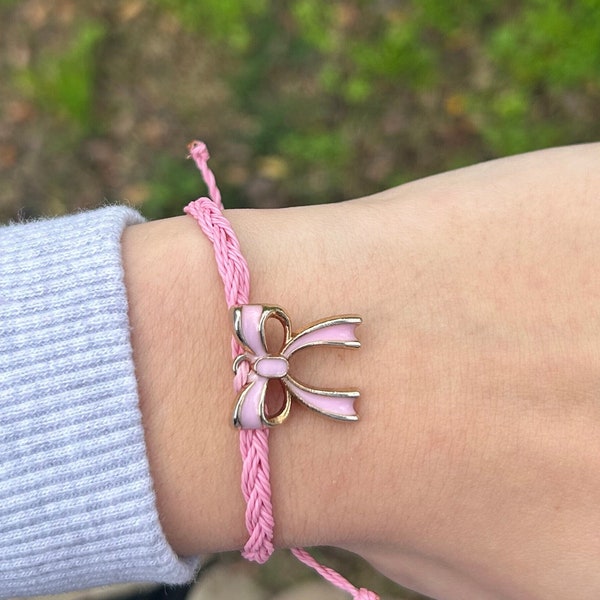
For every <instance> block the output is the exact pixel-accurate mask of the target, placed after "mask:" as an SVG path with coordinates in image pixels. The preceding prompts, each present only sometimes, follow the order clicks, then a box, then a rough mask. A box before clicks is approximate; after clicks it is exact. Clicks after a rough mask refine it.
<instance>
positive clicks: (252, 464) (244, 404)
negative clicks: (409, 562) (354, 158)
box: [184, 141, 379, 600]
mask: <svg viewBox="0 0 600 600" xmlns="http://www.w3.org/2000/svg"><path fill="white" fill-rule="evenodd" d="M188 150H189V153H190V157H191V158H193V159H194V162H195V163H196V166H197V167H198V169H199V170H200V172H201V173H202V177H203V179H204V181H205V183H206V186H207V188H208V196H209V197H202V198H199V199H198V200H195V201H193V202H190V204H188V205H187V206H186V207H185V208H184V212H185V213H187V214H188V215H190V216H192V217H193V218H194V219H195V220H196V222H197V223H198V225H199V226H200V228H201V229H202V231H203V232H204V233H205V234H206V236H207V237H208V239H209V240H210V241H211V242H212V244H213V247H214V251H215V258H216V262H217V268H218V271H219V275H220V276H221V279H222V280H223V284H224V286H225V300H226V302H227V307H228V308H229V309H230V313H231V317H232V325H233V337H232V340H231V351H232V358H233V371H234V378H233V381H234V390H235V393H236V394H237V399H236V401H235V406H234V411H233V424H234V426H235V427H237V428H238V429H239V430H240V451H241V454H242V462H243V465H242V493H243V495H244V499H245V500H246V528H247V530H248V533H249V539H248V542H247V543H246V545H245V547H244V550H243V552H242V556H243V557H244V558H246V559H247V560H253V561H255V562H258V563H264V562H266V561H267V560H268V559H269V557H270V556H271V554H272V553H273V550H274V546H273V529H274V524H275V523H274V519H273V506H272V503H271V485H270V479H269V444H268V442H269V428H270V427H273V426H276V425H279V424H281V423H283V422H284V421H285V420H286V419H287V417H288V416H289V414H290V410H291V406H292V400H297V401H298V402H300V403H301V404H304V405H305V406H307V407H309V408H311V409H313V410H315V411H317V412H318V413H320V414H322V415H325V416H328V417H331V418H334V419H338V420H342V421H356V420H358V415H357V414H356V412H355V410H354V400H355V399H356V398H358V396H359V392H358V391H355V390H350V391H349V390H344V391H338V390H322V389H316V388H311V387H309V386H307V385H305V384H303V383H300V382H299V381H297V380H296V379H294V378H293V377H292V376H291V375H290V373H289V372H288V370H289V363H288V359H289V358H290V356H291V355H292V354H293V353H294V352H296V351H297V350H299V349H300V348H306V347H309V346H315V345H327V346H337V347H345V348H359V347H360V342H359V341H358V340H357V339H356V336H355V333H354V330H355V328H356V326H357V325H359V324H360V323H361V318H360V317H358V316H356V315H343V316H336V317H330V318H327V319H322V320H320V321H317V322H315V323H312V324H311V325H309V326H308V327H305V328H304V329H302V330H301V331H299V332H296V333H293V332H292V326H291V321H290V318H289V316H288V315H287V314H286V312H285V311H284V310H283V309H282V308H281V307H279V306H267V305H259V304H250V303H249V296H250V272H249V269H248V263H247V262H246V259H245V258H244V256H243V255H242V252H241V249H240V244H239V241H238V239H237V236H236V235H235V232H234V231H233V229H232V227H231V224H230V223H229V221H228V220H227V219H226V217H225V215H224V214H223V203H222V200H221V193H220V191H219V188H218V187H217V184H216V181H215V177H214V175H213V173H212V171H211V170H210V168H209V167H208V159H209V158H210V156H209V153H208V150H207V148H206V145H205V144H204V143H203V142H199V141H194V142H192V143H191V144H189V145H188ZM271 318H275V319H277V320H278V321H279V322H280V323H281V324H282V326H283V330H284V342H283V348H282V349H281V351H280V352H279V353H278V354H272V353H270V352H269V351H268V348H267V342H266V336H265V326H266V323H267V321H268V319H271ZM272 379H276V380H279V382H280V383H281V385H282V387H283V392H284V394H283V395H284V399H283V402H282V403H281V405H280V406H279V407H276V408H275V410H273V409H272V407H269V406H268V402H267V398H266V393H267V384H268V382H269V381H270V380H272ZM291 552H292V553H293V554H294V556H296V558H298V559H299V560H300V561H302V562H303V563H304V564H306V565H307V566H309V567H311V568H313V569H314V570H315V571H317V572H318V573H319V574H320V575H321V576H322V577H323V578H325V579H326V580H327V581H329V582H331V583H333V584H334V585H336V586H337V587H339V588H340V589H342V590H344V591H347V592H348V593H350V594H351V595H352V596H353V598H356V599H358V600H378V598H379V597H378V596H377V595H376V594H375V593H374V592H371V591H369V590H367V589H365V588H360V589H358V588H356V587H354V586H353V585H352V584H351V583H350V582H349V581H347V580H346V579H345V578H344V577H342V576H341V575H340V574H339V573H337V572H336V571H334V570H333V569H330V568H328V567H325V566H323V565H321V564H319V563H318V562H317V561H316V560H315V559H314V558H313V557H312V556H310V555H309V554H308V553H307V552H306V551H305V550H304V549H302V548H292V549H291Z"/></svg>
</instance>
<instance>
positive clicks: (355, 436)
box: [123, 144, 600, 600]
mask: <svg viewBox="0 0 600 600" xmlns="http://www.w3.org/2000/svg"><path fill="white" fill-rule="evenodd" d="M599 164H600V144H589V145H581V146H573V147H565V148H556V149H552V150H544V151H540V152H535V153H530V154H526V155H520V156H515V157H510V158H506V159H502V160H497V161H491V162H488V163H483V164H480V165H477V166H473V167H469V168H466V169H460V170H457V171H453V172H450V173H446V174H443V175H438V176H435V177H430V178H427V179H423V180H420V181H417V182H413V183H410V184H407V185H404V186H401V187H398V188H395V189H392V190H389V191H386V192H384V193H381V194H377V195H375V196H371V197H367V198H361V199H357V200H352V201H349V202H344V203H341V204H334V205H321V206H309V207H298V208H287V209H276V210H231V211H226V212H227V217H228V218H229V219H230V221H231V223H232V225H233V228H234V230H235V231H236V232H237V234H238V236H239V239H240V242H241V246H242V249H243V251H244V254H245V256H246V258H247V260H248V263H249V265H250V271H251V274H252V284H251V285H252V287H251V290H252V291H251V301H252V302H255V303H260V302H263V303H275V304H279V305H281V306H283V307H284V308H285V309H286V310H287V311H288V314H290V316H291V318H292V323H293V325H294V326H295V327H296V328H299V327H301V326H304V325H306V324H308V323H310V322H311V321H314V320H315V319H318V318H323V317H326V316H330V315H335V314H343V313H354V314H359V315H361V316H362V318H363V324H362V325H361V326H360V327H359V328H358V330H357V334H358V337H359V339H360V340H361V342H362V348H361V349H360V350H359V351H355V350H354V351H351V350H340V349H331V348H312V349H310V350H307V351H304V352H301V353H298V354H297V355H296V356H294V358H293V361H292V372H293V374H294V375H295V376H296V377H297V378H298V379H299V380H300V381H306V382H307V383H311V384H313V385H315V386H316V387H336V386H338V387H343V388H350V389H351V388H358V389H360V391H361V398H360V400H359V401H358V403H357V408H358V411H359V414H360V421H359V422H358V423H355V424H352V423H350V424H344V423H338V422H334V421H332V420H330V419H326V418H324V417H322V416H319V415H316V414H314V413H312V412H311V411H309V410H307V409H305V408H304V407H301V406H299V405H297V404H295V405H294V406H293V407H292V414H291V416H290V418H289V419H288V420H287V421H286V422H285V424H283V425H282V426H280V427H278V428H275V429H273V430H272V433H271V436H270V446H271V481H272V488H273V504H274V511H275V520H276V530H275V541H276V544H277V545H278V546H297V545H300V546H303V545H319V544H328V545H337V546H340V547H344V548H347V549H350V550H352V551H354V552H357V553H358V554H361V555H362V556H364V557H365V558H366V559H367V560H369V561H370V562H371V563H372V564H373V565H374V566H375V567H376V568H378V569H379V570H381V571H382V572H383V573H385V574H386V575H388V576H389V577H390V578H392V579H394V580H395V581H397V582H399V583H401V584H402V585H405V586H407V587H410V588H413V589H415V590H418V591H420V592H422V593H425V594H427V595H429V596H431V597H434V598H440V599H444V600H454V599H457V600H458V599H464V598H478V599H479V600H488V599H489V600H512V599H515V600H517V599H518V600H538V599H540V600H541V599H543V600H552V599H555V598H556V599H559V598H560V599H562V598H566V597H568V598H570V599H571V600H584V599H596V598H598V597H600V569H598V564H599V560H600V468H599V467H600V459H599V457H600V391H599V390H600V277H598V264H599V261H600V169H599V168H598V165H599ZM123 255H124V264H125V277H126V285H127V288H128V294H129V300H130V317H131V325H132V340H133V347H134V359H135V362H136V368H137V374H138V380H139V389H140V403H141V409H142V414H143V419H144V426H145V431H146V439H147V446H148V454H149V459H150V466H151V471H152V475H153V478H154V482H155V489H156V496H157V503H158V508H159V513H160V518H161V522H162V525H163V528H164V530H165V533H166V535H167V538H168V539H169V541H170V542H171V544H172V546H173V548H174V549H175V550H176V551H177V552H178V553H179V554H180V555H191V554H197V553H206V552H213V551H220V550H231V549H239V548H241V547H242V546H243V545H244V543H245V540H246V531H245V527H244V503H243V499H242V496H241V492H240V491H239V481H240V472H241V465H240V457H239V449H238V434H237V432H236V430H235V429H233V427H232V426H231V425H230V418H231V411H232V408H233V391H232V374H231V359H230V354H229V352H230V350H229V348H230V346H229V340H230V326H229V322H228V313H227V309H226V306H225V301H224V297H223V288H222V283H221V281H220V279H219V277H218V274H217V270H216V266H215V262H214V257H213V254H212V246H211V245H210V242H208V240H207V239H206V238H205V236H204V235H203V234H202V232H201V231H200V229H199V228H198V226H197V225H196V223H195V222H194V221H193V220H192V219H191V218H190V217H179V218H175V219H167V220H164V221H156V222H152V223H147V224H143V225H137V226H133V227H130V228H128V229H127V230H126V232H125V234H124V236H123Z"/></svg>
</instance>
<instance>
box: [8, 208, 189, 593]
mask: <svg viewBox="0 0 600 600" xmlns="http://www.w3.org/2000/svg"><path fill="white" fill-rule="evenodd" d="M141 220H142V219H141V217H140V215H139V214H138V213H136V212H135V211H133V210H131V209H128V208H125V207H108V208H103V209H100V210H97V211H92V212H86V213H80V214H77V215H73V216H68V217H62V218H58V219H52V220H45V221H35V222H32V223H28V224H24V225H22V224H20V225H9V226H5V227H0V597H2V598H4V597H10V596H24V595H32V594H42V593H54V592H59V591H65V590H70V589H77V588H85V587H91V586H95V585H100V584H105V583H116V582H125V581H161V582H165V583H181V582H184V581H186V580H189V579H190V578H192V577H193V573H194V569H195V567H196V561H195V560H192V559H190V560H182V559H179V558H178V557H177V556H175V554H174V553H173V551H172V550H171V548H170V546H169V545H168V543H167V541H166V539H165V537H164V534H163V532H162V529H161V527H160V523H159V520H158V514H157V511H156V506H155V497H154V492H153V488H152V481H151V479H150V473H149V468H148V461H147V458H146V453H145V445H144V435H143V429H142V424H141V415H140V411H139V408H138V399H137V386H136V379H135V374H134V366H133V361H132V351H131V344H130V339H129V324H128V318H127V297H126V293H125V286H124V283H123V269H122V265H121V246H120V239H121V234H122V231H123V229H124V227H126V226H127V225H129V224H133V223H138V222H140V221H141Z"/></svg>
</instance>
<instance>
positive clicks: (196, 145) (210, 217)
mask: <svg viewBox="0 0 600 600" xmlns="http://www.w3.org/2000/svg"><path fill="white" fill-rule="evenodd" d="M188 148H189V151H190V156H191V157H192V158H193V159H194V162H195V163H196V166H197V167H198V169H199V170H200V172H201V173H202V177H203V178H204V181H205V183H206V187H207V188H208V195H209V197H208V198H206V197H202V198H199V199H198V200H194V201H193V202H190V203H189V204H188V205H187V206H186V207H185V208H184V209H183V210H184V212H185V213H187V214H188V215H190V216H192V217H193V218H194V219H195V220H196V222H197V223H198V225H199V226H200V228H201V229H202V231H203V232H204V233H205V234H206V236H207V237H208V239H209V240H210V241H211V242H212V244H213V247H214V251H215V259H216V261H217V269H218V271H219V275H220V276H221V279H222V280H223V284H224V286H225V300H226V302H227V307H228V308H231V307H232V306H236V305H239V304H248V301H249V296H250V271H249V270H248V263H247V262H246V259H245V258H244V256H243V255H242V252H241V249H240V244H239V241H238V239H237V236H236V235H235V232H234V231H233V229H232V227H231V225H230V223H229V221H228V220H227V219H226V218H225V215H224V214H223V203H222V201H221V192H220V191H219V188H218V187H217V183H216V180H215V176H214V174H213V172H212V171H211V170H210V168H209V167H208V159H209V158H210V155H209V153H208V149H207V148H206V145H205V144H204V143H203V142H199V141H194V142H192V143H191V144H190V145H189V146H188ZM242 352H243V348H242V347H241V346H240V344H239V343H238V342H237V340H236V339H235V337H234V336H232V338H231V355H232V358H235V357H236V356H238V355H239V354H241V353H242ZM248 372H249V367H248V364H247V362H246V361H243V362H242V363H241V364H240V368H239V369H238V371H237V374H236V375H235V377H234V379H233V387H234V390H235V393H236V394H237V393H239V392H240V390H241V389H242V388H243V387H244V385H245V384H246V383H247V377H248ZM240 451H241V454H242V493H243V495H244V499H245V500H246V529H247V530H248V533H249V538H248V541H247V542H246V545H245V546H244V550H243V552H242V556H243V557H244V558H245V559H247V560H252V561H255V562H258V563H264V562H266V561H267V560H268V559H269V557H270V556H271V554H273V550H274V546H273V529H274V526H275V521H274V519H273V505H272V503H271V482H270V478H269V477H270V470H269V430H268V429H266V428H265V429H241V430H240ZM292 553H293V554H294V556H296V558H298V560H300V561H301V562H303V563H304V564H306V565H307V566H309V567H311V568H313V569H314V570H315V571H317V573H319V574H320V575H321V576H322V577H323V578H324V579H326V580H327V581H329V582H331V583H332V584H334V585H335V586H337V587H339V588H340V589H342V590H344V591H346V592H348V593H350V594H351V595H352V597H353V598H356V599H357V600H378V598H379V596H377V594H374V593H373V592H370V591H369V590H366V589H364V588H361V589H357V588H356V587H354V586H353V585H352V584H351V583H350V582H349V581H347V580H346V579H345V578H344V577H342V576H341V575H340V574H339V573H337V572H336V571H334V570H333V569H330V568H328V567H324V566H323V565H320V564H319V563H318V562H317V561H316V560H315V559H314V558H312V556H310V555H309V554H308V553H307V552H306V551H305V550H302V549H301V548H293V549H292Z"/></svg>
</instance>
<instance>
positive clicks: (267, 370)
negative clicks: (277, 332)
mask: <svg viewBox="0 0 600 600" xmlns="http://www.w3.org/2000/svg"><path fill="white" fill-rule="evenodd" d="M231 315H232V318H233V332H234V335H235V337H236V339H237V341H238V342H239V343H240V345H241V346H242V347H243V349H244V352H243V353H242V354H240V355H238V356H237V357H236V358H235V360H234V361H233V370H234V372H236V373H237V371H238V369H239V366H240V364H241V363H242V362H247V363H248V366H249V368H250V370H249V373H248V378H247V383H246V385H245V386H244V387H243V388H242V389H241V391H240V392H239V394H238V397H237V400H236V404H235V409H234V411H233V424H234V425H235V426H236V427H238V428H240V429H261V428H263V427H272V426H274V425H279V424H280V423H283V421H285V419H287V417H288V416H289V413H290V409H291V405H292V399H296V400H297V401H299V402H300V403H301V404H304V405H305V406H307V407H308V408H311V409H312V410H315V411H316V412H318V413H321V414H323V415H325V416H328V417H331V418H333V419H338V420H341V421H357V420H358V415H357V414H356V411H355V410H354V401H355V400H356V398H358V397H359V395H360V394H359V392H358V391H355V390H343V391H338V390H322V389H317V388H313V387H310V386H308V385H305V384H303V383H300V382H299V381H297V380H296V379H294V378H293V377H292V376H291V375H290V373H289V359H290V357H291V356H292V354H294V352H297V351H298V350H301V349H302V348H308V347H310V346H334V347H342V348H360V342H359V341H358V339H357V338H356V335H355V329H356V326H357V325H359V324H360V323H361V322H362V319H361V318H360V317H358V316H354V315H343V316H337V317H329V318H327V319H322V320H320V321H317V322H316V323H313V324H312V325H309V326H308V327H305V328H304V329H303V330H301V331H300V332H298V333H295V334H294V333H292V325H291V321H290V318H289V317H288V315H287V314H286V312H285V311H284V310H283V309H282V308H280V307H279V306H263V305H262V304H243V305H241V306H234V307H233V308H232V309H231ZM270 318H274V319H277V321H279V322H280V323H281V325H282V326H283V334H284V338H283V347H282V348H281V350H279V351H278V352H276V353H272V352H269V350H268V348H267V342H266V336H265V328H266V323H267V321H268V319H270ZM272 379H277V380H279V382H280V383H281V386H282V388H283V404H282V405H281V406H280V407H279V408H278V409H277V411H276V413H275V414H269V411H268V408H267V385H268V383H269V381H270V380H272Z"/></svg>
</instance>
